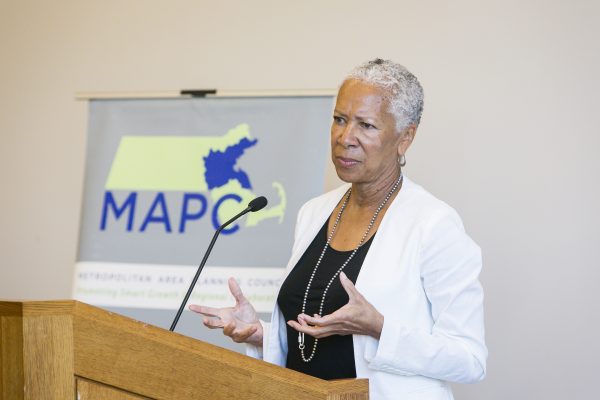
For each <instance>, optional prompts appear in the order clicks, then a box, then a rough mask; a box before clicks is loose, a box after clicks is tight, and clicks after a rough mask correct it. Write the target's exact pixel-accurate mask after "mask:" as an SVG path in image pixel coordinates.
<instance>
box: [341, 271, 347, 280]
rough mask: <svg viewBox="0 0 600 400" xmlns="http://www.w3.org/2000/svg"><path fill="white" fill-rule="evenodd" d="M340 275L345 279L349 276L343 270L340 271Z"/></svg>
mask: <svg viewBox="0 0 600 400" xmlns="http://www.w3.org/2000/svg"><path fill="white" fill-rule="evenodd" d="M340 277H342V278H344V279H348V277H347V276H346V274H345V273H343V272H340Z"/></svg>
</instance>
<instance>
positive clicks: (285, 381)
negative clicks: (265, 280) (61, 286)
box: [0, 301, 369, 400]
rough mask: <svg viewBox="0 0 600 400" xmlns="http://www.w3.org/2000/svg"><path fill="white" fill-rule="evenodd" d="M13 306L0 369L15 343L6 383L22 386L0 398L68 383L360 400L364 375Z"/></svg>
mask: <svg viewBox="0 0 600 400" xmlns="http://www.w3.org/2000/svg"><path fill="white" fill-rule="evenodd" d="M19 304H20V306H19ZM19 304H17V305H15V304H9V303H7V302H0V318H1V319H0V321H2V325H0V329H1V332H0V333H2V341H1V343H2V353H1V354H2V367H1V369H0V372H1V374H2V378H3V380H5V379H12V378H9V376H13V375H15V374H16V376H17V377H18V374H19V373H18V372H17V373H15V372H11V373H8V372H7V369H6V368H7V366H8V365H11V363H12V361H11V360H13V361H14V360H15V359H16V360H17V361H16V362H17V364H18V362H19V360H18V351H12V352H11V351H8V350H6V349H8V348H9V347H10V348H11V349H17V350H18V349H19V348H22V350H23V351H22V353H21V354H22V365H23V368H22V371H23V372H22V376H23V383H24V385H19V384H17V385H12V386H11V385H8V386H6V387H7V388H9V390H13V389H10V388H12V387H15V388H17V389H19V387H20V388H21V389H22V388H23V386H24V387H25V388H26V390H24V391H23V393H24V395H23V396H22V397H18V394H19V393H18V392H14V391H13V392H9V394H6V395H5V394H3V395H2V398H1V399H2V400H4V399H10V400H13V399H21V398H23V399H36V400H37V399H45V398H48V399H71V398H75V394H76V387H77V391H79V394H80V396H81V395H82V393H84V394H86V395H88V396H91V397H89V399H90V400H93V399H95V398H96V397H95V396H98V397H97V398H98V399H100V400H104V399H107V398H117V399H120V398H123V399H139V398H151V399H157V400H162V399H164V400H166V399H186V400H188V399H189V400H193V399H211V400H212V399H214V400H221V399H264V400H270V399H273V400H274V399H277V400H280V399H290V400H291V399H298V400H317V399H322V400H326V399H329V400H334V399H335V400H365V399H368V389H369V385H368V380H366V379H351V380H339V381H324V380H321V379H317V378H314V377H311V376H308V375H304V374H301V373H299V372H296V371H292V370H289V369H286V368H282V367H279V366H276V365H273V364H269V363H266V362H264V361H261V360H255V359H253V358H250V357H247V356H244V355H242V354H239V353H236V352H233V351H230V350H226V349H222V348H220V347H217V346H213V345H210V344H208V343H204V342H201V341H199V340H195V339H192V338H189V337H186V336H183V335H179V334H177V333H173V332H169V331H167V330H165V329H161V328H158V327H155V326H151V325H148V324H145V323H142V322H139V321H134V320H132V319H129V318H126V317H123V316H121V315H118V314H114V313H111V312H107V311H104V310H102V309H100V308H96V307H92V306H89V305H86V304H83V303H78V302H75V301H53V302H23V303H19ZM19 307H20V308H19ZM19 313H21V316H19ZM9 320H10V321H9ZM5 321H9V322H10V323H5ZM19 327H20V328H19ZM19 329H21V331H19ZM19 338H21V339H19ZM19 340H21V341H22V342H19ZM15 354H17V355H15ZM10 374H12V375H10ZM76 378H77V381H76ZM17 379H18V378H17ZM1 388H2V389H3V390H4V388H5V385H3V386H2V387H1ZM0 393H2V391H0ZM14 393H16V395H14V396H13V394H14ZM111 395H114V396H121V397H114V396H113V397H110V396H111ZM15 396H17V397H15ZM102 396H104V397H102ZM123 396H125V397H123ZM127 396H129V397H127ZM140 396H141V397H140ZM82 399H85V398H82Z"/></svg>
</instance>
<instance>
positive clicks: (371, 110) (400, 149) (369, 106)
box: [331, 80, 414, 183]
mask: <svg viewBox="0 0 600 400" xmlns="http://www.w3.org/2000/svg"><path fill="white" fill-rule="evenodd" d="M384 94H385V92H384V90H383V89H380V88H378V87H376V86H372V85H369V84H366V83H364V82H361V81H358V80H348V81H346V82H344V84H343V85H342V87H341V88H340V91H339V93H338V97H337V102H336V105H335V110H334V112H333V123H332V125H331V158H332V160H333V163H334V165H335V169H336V172H337V174H338V176H339V177H340V179H341V180H343V181H345V182H352V183H376V182H377V181H378V179H382V178H383V179H385V178H388V177H389V176H394V177H397V171H398V168H399V166H398V155H399V153H402V154H404V151H406V148H408V145H410V141H411V140H412V134H414V128H409V129H412V132H411V133H409V134H408V135H406V134H405V132H398V131H397V129H396V120H395V118H394V117H393V115H392V114H390V113H389V112H388V108H389V107H388V106H389V103H388V100H387V99H385V97H384ZM406 133H408V132H406ZM407 137H410V138H409V139H408V141H407Z"/></svg>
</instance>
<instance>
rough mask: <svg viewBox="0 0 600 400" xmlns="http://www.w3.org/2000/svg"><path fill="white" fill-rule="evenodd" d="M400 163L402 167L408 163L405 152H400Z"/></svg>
mask: <svg viewBox="0 0 600 400" xmlns="http://www.w3.org/2000/svg"><path fill="white" fill-rule="evenodd" d="M398 164H400V166H401V167H404V166H405V165H406V157H405V156H404V154H400V156H399V157H398Z"/></svg>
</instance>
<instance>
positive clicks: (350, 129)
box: [338, 123, 357, 147]
mask: <svg viewBox="0 0 600 400" xmlns="http://www.w3.org/2000/svg"><path fill="white" fill-rule="evenodd" d="M338 143H339V144H341V145H342V146H344V147H350V146H356V144H357V141H356V134H355V126H354V124H351V123H349V124H346V125H345V126H344V127H343V128H342V132H340V136H339V137H338Z"/></svg>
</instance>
